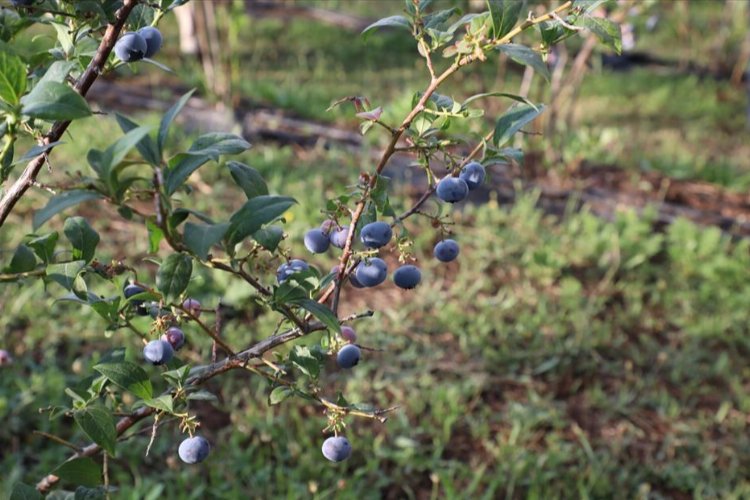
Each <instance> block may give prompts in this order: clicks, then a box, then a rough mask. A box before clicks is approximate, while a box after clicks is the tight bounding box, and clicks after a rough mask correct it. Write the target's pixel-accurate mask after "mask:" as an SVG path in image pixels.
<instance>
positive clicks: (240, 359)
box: [36, 311, 391, 493]
mask: <svg viewBox="0 0 750 500" xmlns="http://www.w3.org/2000/svg"><path fill="white" fill-rule="evenodd" d="M372 315H373V312H372V311H365V312H363V313H360V314H353V315H351V316H348V317H347V318H344V319H343V320H342V321H351V320H353V319H358V318H365V317H369V316H372ZM325 328H326V326H325V325H323V324H322V323H317V322H316V323H311V324H309V325H308V326H307V327H306V328H305V329H304V330H300V329H299V328H293V329H291V330H288V331H286V332H284V333H281V334H279V335H274V336H273V337H268V338H266V339H263V340H261V341H260V342H258V343H257V344H255V345H254V346H252V347H250V348H249V349H246V350H244V351H242V352H241V353H239V354H237V355H235V356H232V357H230V358H226V359H223V360H221V361H219V362H216V363H212V364H210V365H206V366H203V367H196V368H193V370H191V371H192V372H195V375H193V376H191V377H190V378H188V380H187V381H186V382H185V386H186V387H187V386H198V385H201V384H203V383H205V382H207V381H208V380H210V379H212V378H213V377H215V376H217V375H220V374H222V373H225V372H228V371H229V370H233V369H237V368H244V367H245V366H246V365H247V363H248V361H250V360H251V359H253V358H260V357H261V356H263V354H265V353H266V352H268V351H270V350H271V349H273V348H274V347H277V346H279V345H281V344H285V343H286V342H289V341H291V340H294V339H296V338H299V337H301V336H303V335H306V334H308V333H310V332H313V331H320V330H325ZM385 411H391V410H390V409H389V410H376V412H374V413H377V415H378V416H381V415H382V413H383V412H385ZM155 412H156V410H155V409H154V408H151V407H150V406H144V407H141V408H139V409H137V410H136V411H134V412H133V413H131V414H130V415H128V416H126V417H123V418H121V419H120V420H118V421H117V424H116V426H115V429H116V431H117V436H118V437H119V436H121V435H122V434H124V433H125V431H127V430H128V429H130V428H131V427H133V426H134V425H135V424H137V423H138V422H140V421H141V420H143V419H145V418H147V417H149V416H151V415H153V414H154V413H155ZM100 451H101V447H100V446H99V445H98V444H96V443H91V444H89V445H87V446H86V447H84V448H82V449H81V450H80V451H77V452H76V453H74V454H72V455H71V456H70V457H69V458H68V460H67V461H68V462H69V461H71V460H75V459H76V458H83V457H91V456H94V455H96V454H97V453H99V452H100ZM58 481H60V478H59V477H58V476H56V475H54V474H48V475H47V476H45V477H44V478H42V479H41V480H40V481H39V482H38V483H37V485H36V489H37V491H39V492H40V493H47V492H48V491H49V490H50V489H51V488H52V487H53V486H54V485H55V484H57V482H58Z"/></svg>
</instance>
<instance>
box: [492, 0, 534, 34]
mask: <svg viewBox="0 0 750 500" xmlns="http://www.w3.org/2000/svg"><path fill="white" fill-rule="evenodd" d="M487 7H489V10H490V17H491V19H492V36H493V38H496V39H497V38H502V37H504V36H505V35H507V34H508V33H510V31H511V30H512V29H513V28H514V27H515V26H516V23H517V22H518V19H519V18H520V17H521V16H522V15H523V11H524V9H525V8H526V1H525V0H487Z"/></svg>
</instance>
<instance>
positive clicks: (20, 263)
mask: <svg viewBox="0 0 750 500" xmlns="http://www.w3.org/2000/svg"><path fill="white" fill-rule="evenodd" d="M34 268H36V256H35V255H34V252H33V251H32V250H31V248H29V247H27V246H26V245H18V248H16V251H15V252H14V253H13V258H12V259H11V260H10V266H9V267H8V270H9V271H10V272H11V273H26V272H29V271H33V270H34Z"/></svg>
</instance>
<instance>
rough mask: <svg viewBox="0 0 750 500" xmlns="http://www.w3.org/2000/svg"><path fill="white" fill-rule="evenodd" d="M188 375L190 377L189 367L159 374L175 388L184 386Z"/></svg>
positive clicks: (184, 366) (185, 366)
mask: <svg viewBox="0 0 750 500" xmlns="http://www.w3.org/2000/svg"><path fill="white" fill-rule="evenodd" d="M188 375H190V365H183V366H181V367H179V368H175V369H174V370H170V371H168V372H164V373H162V374H161V376H162V377H164V379H165V380H166V381H167V382H169V383H170V385H173V386H177V385H183V384H185V381H187V378H188Z"/></svg>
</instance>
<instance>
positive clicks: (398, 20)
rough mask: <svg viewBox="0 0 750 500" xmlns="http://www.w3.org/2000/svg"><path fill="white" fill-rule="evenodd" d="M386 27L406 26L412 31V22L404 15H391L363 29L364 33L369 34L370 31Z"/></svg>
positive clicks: (405, 27)
mask: <svg viewBox="0 0 750 500" xmlns="http://www.w3.org/2000/svg"><path fill="white" fill-rule="evenodd" d="M385 27H395V28H404V29H406V30H408V31H411V23H410V22H409V20H408V19H407V18H405V17H404V16H390V17H384V18H383V19H379V20H377V21H375V22H374V23H372V24H371V25H369V26H368V27H366V28H365V29H363V30H362V35H367V34H368V33H369V32H371V31H373V30H375V29H377V28H385Z"/></svg>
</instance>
